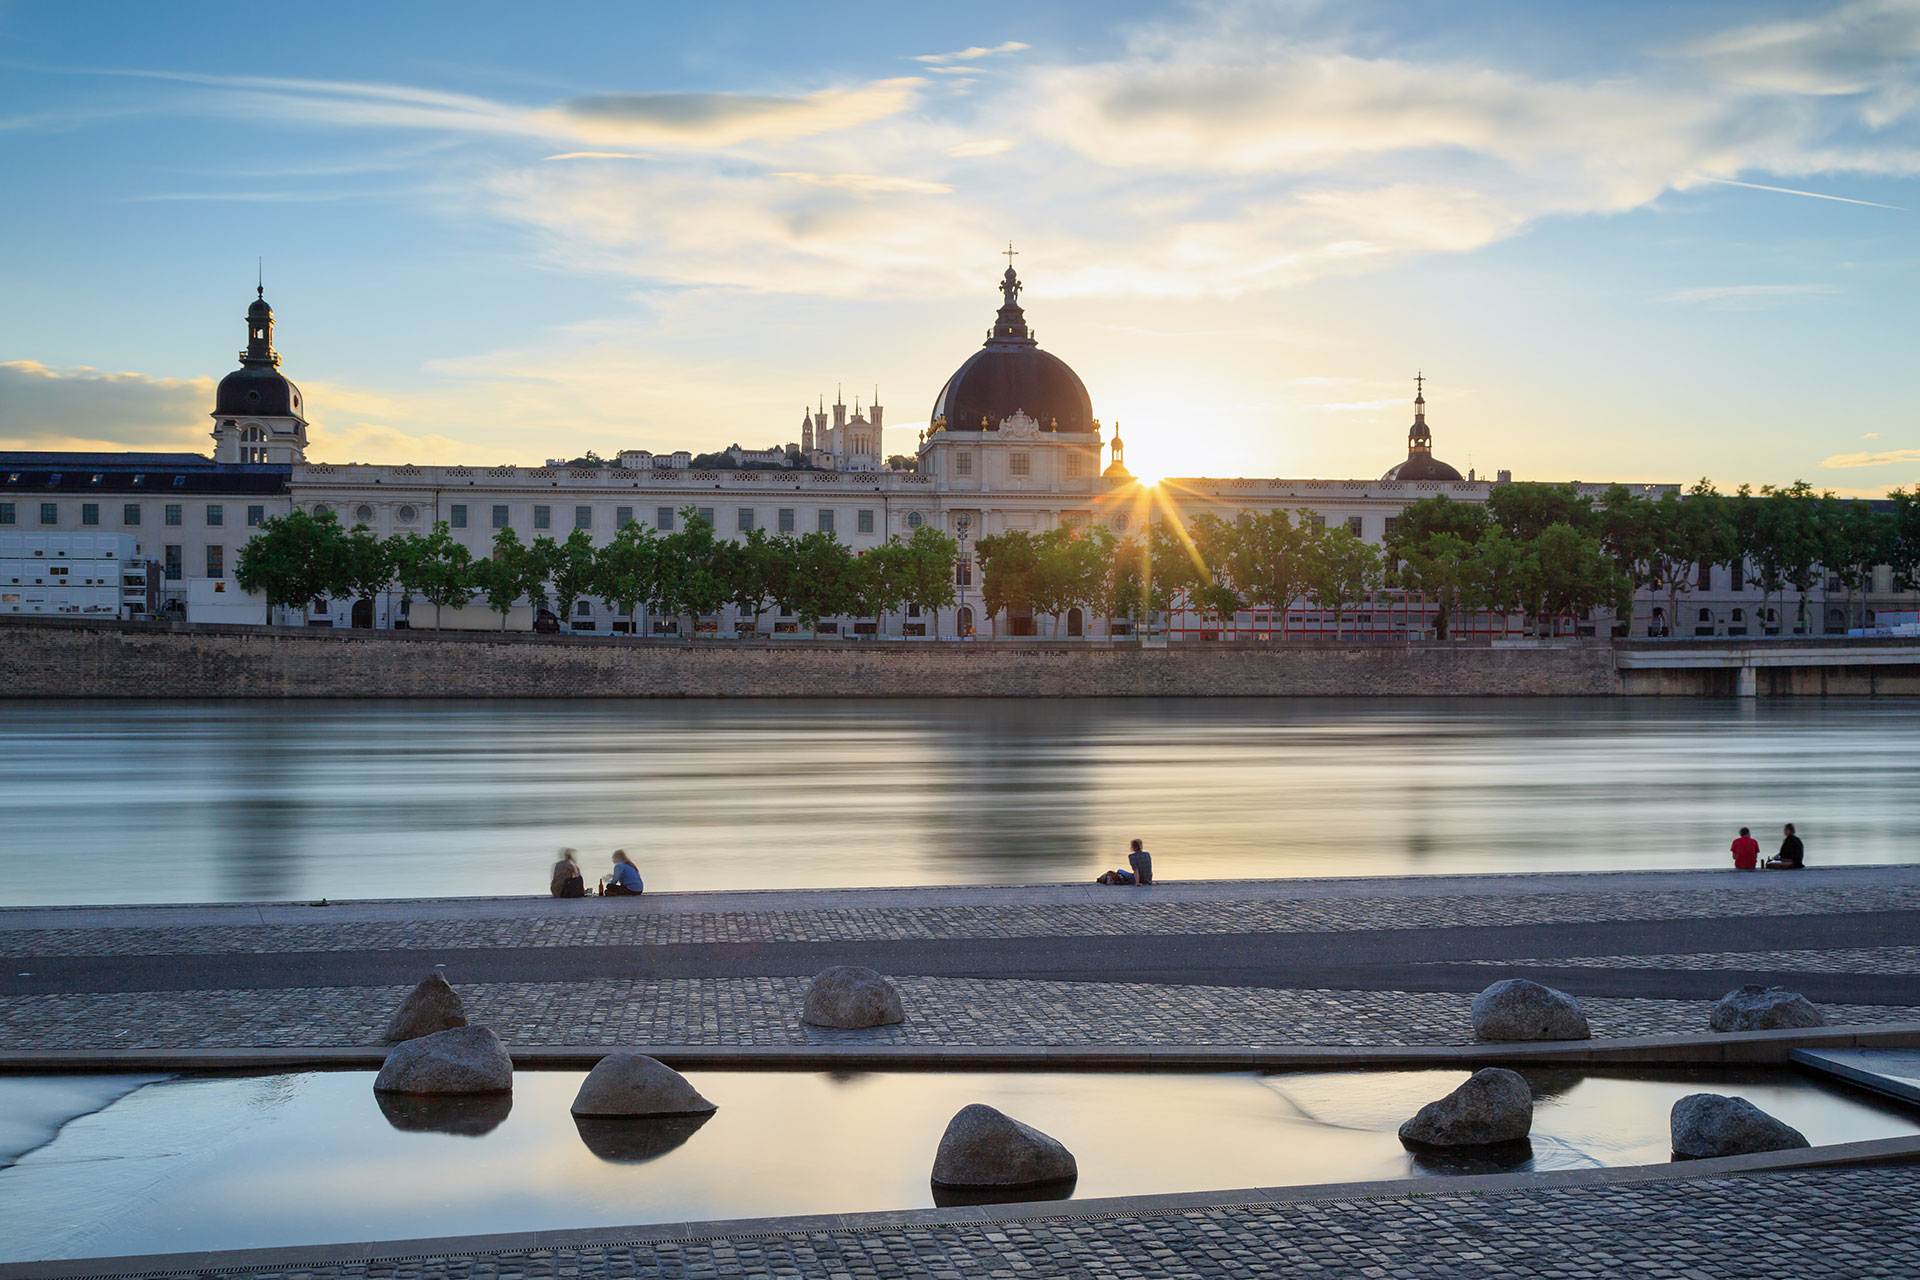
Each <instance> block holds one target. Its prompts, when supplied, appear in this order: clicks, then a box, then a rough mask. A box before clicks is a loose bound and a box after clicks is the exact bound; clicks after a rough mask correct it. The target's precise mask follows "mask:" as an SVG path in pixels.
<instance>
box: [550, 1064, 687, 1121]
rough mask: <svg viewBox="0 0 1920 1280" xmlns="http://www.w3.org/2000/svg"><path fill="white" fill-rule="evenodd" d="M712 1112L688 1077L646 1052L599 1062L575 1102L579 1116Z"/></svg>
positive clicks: (588, 1075)
mask: <svg viewBox="0 0 1920 1280" xmlns="http://www.w3.org/2000/svg"><path fill="white" fill-rule="evenodd" d="M712 1110H714V1105H713V1104H712V1103H711V1102H708V1101H707V1100H706V1099H705V1098H703V1097H701V1096H700V1091H699V1090H698V1089H695V1088H694V1087H693V1086H692V1085H690V1084H688V1083H687V1078H686V1077H685V1076H683V1075H681V1074H680V1073H679V1072H678V1071H675V1070H674V1069H673V1068H672V1067H670V1066H668V1065H667V1064H666V1063H664V1062H661V1061H660V1060H659V1059H658V1058H649V1057H647V1056H646V1055H645V1054H643V1053H610V1054H608V1055H607V1056H606V1057H604V1058H602V1059H600V1061H599V1062H597V1063H595V1064H594V1068H593V1070H591V1071H589V1072H587V1078H586V1079H585V1080H583V1081H581V1082H580V1092H579V1093H577V1094H575V1095H574V1099H573V1114H575V1115H576V1116H691V1115H705V1114H706V1113H707V1112H709V1111H712Z"/></svg>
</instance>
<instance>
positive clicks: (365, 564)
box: [346, 524, 395, 601]
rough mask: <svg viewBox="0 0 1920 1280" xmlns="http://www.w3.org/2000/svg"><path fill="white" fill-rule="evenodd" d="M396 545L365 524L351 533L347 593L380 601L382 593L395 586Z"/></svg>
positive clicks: (347, 548) (358, 525)
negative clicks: (375, 533) (377, 535)
mask: <svg viewBox="0 0 1920 1280" xmlns="http://www.w3.org/2000/svg"><path fill="white" fill-rule="evenodd" d="M394 567H395V565H394V547H393V544H392V542H391V541H382V540H381V539H379V538H376V537H374V536H373V533H372V532H371V531H370V530H369V529H368V528H367V526H365V525H363V524H357V525H355V526H353V528H352V530H351V531H349V532H348V534H347V547H346V575H347V594H349V595H351V596H353V597H354V598H355V599H358V600H367V601H377V600H378V599H379V598H380V593H381V592H383V591H385V590H386V589H387V588H388V587H390V586H392V585H393V574H394Z"/></svg>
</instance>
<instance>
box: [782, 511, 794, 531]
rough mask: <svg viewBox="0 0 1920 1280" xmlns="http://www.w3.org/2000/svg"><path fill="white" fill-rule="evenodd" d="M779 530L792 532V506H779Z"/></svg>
mask: <svg viewBox="0 0 1920 1280" xmlns="http://www.w3.org/2000/svg"><path fill="white" fill-rule="evenodd" d="M780 532H782V533H792V532H793V508H792V507H781V508H780Z"/></svg>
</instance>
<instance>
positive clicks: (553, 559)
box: [520, 533, 560, 628]
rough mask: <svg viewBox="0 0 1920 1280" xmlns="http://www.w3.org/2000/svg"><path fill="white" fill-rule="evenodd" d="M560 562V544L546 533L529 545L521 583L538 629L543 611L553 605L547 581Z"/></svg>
mask: <svg viewBox="0 0 1920 1280" xmlns="http://www.w3.org/2000/svg"><path fill="white" fill-rule="evenodd" d="M559 560H560V544H559V543H557V542H555V541H554V540H553V539H552V538H549V537H548V536H547V535H545V534H544V533H543V534H541V535H540V536H539V537H537V538H535V539H534V540H533V541H532V542H530V543H528V544H527V549H526V553H525V556H524V557H523V568H522V576H521V579H520V581H521V584H522V587H523V589H524V590H525V591H526V594H527V605H528V606H529V607H530V608H531V609H532V610H533V621H534V626H535V627H536V628H538V626H539V623H540V613H541V611H542V610H544V609H546V608H547V606H548V605H549V604H551V603H552V598H551V597H549V596H548V595H547V580H548V579H549V578H550V577H551V576H552V575H553V567H554V565H555V564H557V563H558V562H559Z"/></svg>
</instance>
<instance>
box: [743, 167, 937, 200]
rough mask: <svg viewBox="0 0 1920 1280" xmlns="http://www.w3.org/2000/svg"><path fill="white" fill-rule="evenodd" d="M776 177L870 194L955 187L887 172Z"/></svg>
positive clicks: (788, 173)
mask: <svg viewBox="0 0 1920 1280" xmlns="http://www.w3.org/2000/svg"><path fill="white" fill-rule="evenodd" d="M773 176H774V177H776V178H788V179H791V180H792V181H795V182H806V183H811V184H812V185H813V186H816V187H840V188H842V189H844V190H847V191H859V192H863V193H866V194H879V193H883V192H910V193H912V194H914V195H928V196H943V195H946V194H947V193H948V192H950V191H952V190H953V188H952V187H950V186H948V185H947V184H946V183H944V182H926V181H923V180H922V179H919V178H902V177H897V176H891V175H888V174H883V173H801V172H796V171H791V170H789V171H785V172H781V173H776V174H774V175H773Z"/></svg>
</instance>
